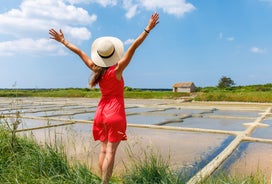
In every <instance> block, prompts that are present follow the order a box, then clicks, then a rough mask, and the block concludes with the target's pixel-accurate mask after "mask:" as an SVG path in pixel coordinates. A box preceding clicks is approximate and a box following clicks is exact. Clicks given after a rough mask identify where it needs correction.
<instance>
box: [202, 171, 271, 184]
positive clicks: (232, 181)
mask: <svg viewBox="0 0 272 184" xmlns="http://www.w3.org/2000/svg"><path fill="white" fill-rule="evenodd" d="M266 183H268V181H267V180H266V178H265V176H264V175H263V174H262V173H261V172H260V171H258V172H256V173H254V174H251V175H249V176H230V175H227V174H226V173H224V172H223V171H221V172H219V174H217V175H216V176H212V177H210V178H208V179H207V180H206V181H204V182H202V183H201V184H266Z"/></svg>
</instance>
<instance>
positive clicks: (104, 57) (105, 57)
mask: <svg viewBox="0 0 272 184" xmlns="http://www.w3.org/2000/svg"><path fill="white" fill-rule="evenodd" d="M96 52H97V54H98V55H99V56H100V57H102V58H103V59H108V58H110V57H111V56H112V55H113V54H114V52H115V48H114V49H113V51H112V53H111V54H110V55H108V56H102V55H101V54H99V52H98V51H96Z"/></svg>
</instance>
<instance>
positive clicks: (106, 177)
mask: <svg viewBox="0 0 272 184" xmlns="http://www.w3.org/2000/svg"><path fill="white" fill-rule="evenodd" d="M119 143H120V141H119V142H107V146H106V155H105V157H104V161H103V165H102V184H106V183H108V182H109V181H110V178H111V175H112V171H113V166H114V160H115V153H116V150H117V148H118V145H119Z"/></svg>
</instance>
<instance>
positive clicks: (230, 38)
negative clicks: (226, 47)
mask: <svg viewBox="0 0 272 184" xmlns="http://www.w3.org/2000/svg"><path fill="white" fill-rule="evenodd" d="M226 40H227V41H229V42H232V41H234V37H227V38H226Z"/></svg>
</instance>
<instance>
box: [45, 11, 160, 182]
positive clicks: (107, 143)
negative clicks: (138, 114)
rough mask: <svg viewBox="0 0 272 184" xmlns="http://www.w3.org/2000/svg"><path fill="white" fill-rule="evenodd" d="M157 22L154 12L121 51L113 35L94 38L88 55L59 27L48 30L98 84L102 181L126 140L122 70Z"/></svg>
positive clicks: (97, 124)
mask: <svg viewBox="0 0 272 184" xmlns="http://www.w3.org/2000/svg"><path fill="white" fill-rule="evenodd" d="M158 23H159V15H158V13H154V14H153V15H152V16H151V18H150V19H149V22H148V24H147V26H146V28H145V29H144V30H143V32H142V33H141V34H140V35H139V36H138V38H137V39H136V40H135V41H134V42H133V43H132V44H131V46H130V47H129V48H128V50H127V51H126V53H125V54H124V55H123V52H124V47H123V43H122V41H120V40H119V39H118V38H115V37H101V38H98V39H96V40H95V41H94V42H93V44H92V48H91V58H90V57H88V56H87V54H85V53H84V52H83V51H82V50H80V49H79V48H78V47H76V46H75V45H73V44H72V43H70V42H68V41H67V40H66V39H65V38H64V35H63V33H62V31H61V30H60V32H57V31H55V30H54V29H50V30H49V34H50V35H51V36H50V38H51V39H54V40H56V41H58V42H60V43H62V44H63V45H65V46H66V47H67V48H68V49H70V50H71V51H73V52H74V53H75V54H77V55H78V56H79V57H80V58H81V59H82V61H83V62H84V63H85V64H86V65H87V67H89V68H90V69H91V70H92V71H93V73H94V75H93V78H92V80H91V81H90V86H91V87H94V86H96V85H97V84H99V87H100V90H101V93H102V97H101V99H100V101H99V104H98V107H97V110H96V113H95V117H94V123H93V137H94V140H100V142H101V150H100V154H99V168H100V171H101V178H102V183H103V184H105V183H108V182H109V180H110V178H111V175H112V171H113V166H114V160H115V153H116V150H117V148H118V145H119V143H120V142H121V141H122V140H126V139H127V136H126V124H127V123H126V114H125V105H124V80H123V77H122V74H123V71H124V70H125V68H126V67H127V65H128V64H129V63H130V61H131V58H132V57H133V55H134V53H135V51H136V49H137V48H138V47H139V46H140V45H141V44H142V42H143V41H144V40H145V38H146V37H147V35H148V34H149V32H150V31H151V30H152V29H153V28H154V27H155V26H156V25H157V24H158Z"/></svg>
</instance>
